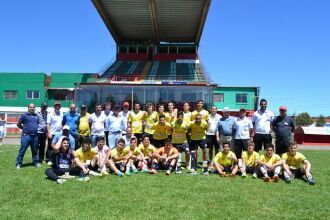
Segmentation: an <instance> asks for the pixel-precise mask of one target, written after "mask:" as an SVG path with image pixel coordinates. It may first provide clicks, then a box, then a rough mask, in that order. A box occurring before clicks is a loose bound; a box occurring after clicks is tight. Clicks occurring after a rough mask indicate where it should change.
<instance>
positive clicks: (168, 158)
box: [150, 139, 179, 175]
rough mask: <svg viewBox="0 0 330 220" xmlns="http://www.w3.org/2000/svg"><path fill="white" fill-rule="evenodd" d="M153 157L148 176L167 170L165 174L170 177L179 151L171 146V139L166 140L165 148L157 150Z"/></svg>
mask: <svg viewBox="0 0 330 220" xmlns="http://www.w3.org/2000/svg"><path fill="white" fill-rule="evenodd" d="M153 156H154V160H153V162H152V169H151V170H150V174H154V173H157V171H156V170H167V171H166V173H165V174H166V175H170V174H171V172H172V171H173V170H174V168H175V165H176V162H177V159H178V156H179V151H178V150H177V149H176V148H174V147H173V146H172V143H171V139H166V140H165V146H164V147H161V148H159V149H158V150H157V151H156V152H155V153H154V155H153Z"/></svg>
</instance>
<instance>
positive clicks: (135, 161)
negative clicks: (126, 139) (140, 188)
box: [125, 136, 146, 175]
mask: <svg viewBox="0 0 330 220" xmlns="http://www.w3.org/2000/svg"><path fill="white" fill-rule="evenodd" d="M129 150H130V151H131V157H130V158H129V161H128V164H127V167H128V168H127V170H126V173H125V174H126V175H130V173H131V171H130V169H132V171H133V173H138V172H139V171H138V169H136V167H141V168H142V165H143V163H145V164H146V161H145V160H144V158H143V153H142V152H141V150H140V149H139V148H138V147H137V138H136V137H134V136H133V137H132V138H131V140H130V146H129Z"/></svg>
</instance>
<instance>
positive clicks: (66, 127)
mask: <svg viewBox="0 0 330 220" xmlns="http://www.w3.org/2000/svg"><path fill="white" fill-rule="evenodd" d="M62 130H70V127H69V125H64V126H63V128H62Z"/></svg>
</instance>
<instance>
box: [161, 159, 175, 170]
mask: <svg viewBox="0 0 330 220" xmlns="http://www.w3.org/2000/svg"><path fill="white" fill-rule="evenodd" d="M170 164H171V161H168V162H167V163H166V164H165V163H158V165H157V170H168V169H169V167H170ZM173 170H175V167H173ZM173 170H172V171H173Z"/></svg>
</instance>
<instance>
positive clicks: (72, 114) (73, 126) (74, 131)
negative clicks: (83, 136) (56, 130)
mask: <svg viewBox="0 0 330 220" xmlns="http://www.w3.org/2000/svg"><path fill="white" fill-rule="evenodd" d="M79 118H80V116H79V114H78V113H77V111H76V105H75V104H71V105H70V111H69V112H67V113H65V114H64V115H63V120H62V125H63V126H64V125H68V126H69V127H70V135H71V136H72V137H73V138H74V140H75V149H76V150H77V148H78V121H79Z"/></svg>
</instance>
